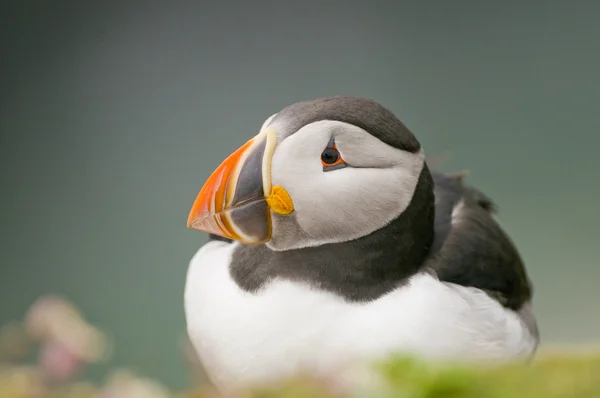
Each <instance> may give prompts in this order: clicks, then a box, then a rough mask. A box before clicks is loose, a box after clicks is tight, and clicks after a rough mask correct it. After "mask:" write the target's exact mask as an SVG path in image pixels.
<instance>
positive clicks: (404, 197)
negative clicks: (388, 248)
mask: <svg viewBox="0 0 600 398" xmlns="http://www.w3.org/2000/svg"><path fill="white" fill-rule="evenodd" d="M422 173H429V171H428V169H427V167H426V166H425V156H424V152H423V150H422V148H421V145H420V143H419V141H418V140H417V139H416V137H415V136H414V135H413V133H412V132H411V131H410V130H409V129H408V128H407V127H406V126H405V125H404V124H403V123H402V122H400V120H398V119H397V118H396V117H395V116H394V114H393V113H392V112H390V111H389V110H388V109H386V108H384V107H383V106H382V105H380V104H379V103H377V102H375V101H373V100H370V99H365V98H359V97H352V96H334V97H327V98H319V99H315V100H310V101H303V102H298V103H295V104H292V105H289V106H287V107H285V108H283V109H282V110H281V111H279V112H278V113H276V114H274V115H273V116H271V117H269V118H268V119H267V120H266V121H265V122H264V124H263V126H262V128H261V129H260V132H259V133H258V135H256V136H255V137H253V138H252V139H250V140H249V141H248V142H246V143H245V144H244V145H242V146H241V147H240V148H239V149H238V150H236V151H235V152H233V153H232V154H231V155H230V156H229V157H228V158H227V159H225V161H223V163H221V165H220V166H219V167H218V168H217V169H216V170H215V171H214V172H213V173H212V175H211V176H210V177H209V178H208V180H207V181H206V183H205V184H204V186H203V187H202V189H201V190H200V193H199V194H198V197H197V198H196V201H195V202H194V204H193V206H192V209H191V211H190V214H189V217H188V221H187V225H188V227H190V228H193V229H196V230H200V231H204V232H209V233H212V234H216V235H219V236H222V237H225V238H229V239H233V240H237V241H240V242H242V243H244V244H247V245H256V244H265V245H266V246H267V247H269V248H270V249H272V250H275V251H285V250H292V249H300V248H306V247H314V246H321V245H324V244H331V243H341V242H348V241H352V240H355V239H358V238H361V237H363V236H366V235H369V234H371V233H373V232H374V231H377V230H379V229H381V228H383V227H385V226H386V225H388V224H389V223H390V222H392V221H393V220H395V219H397V218H398V217H399V216H400V215H402V213H403V212H404V211H405V210H406V209H407V207H408V206H409V204H410V203H411V201H412V199H413V196H414V195H415V192H416V190H417V189H418V187H419V186H420V185H422V184H418V183H419V179H420V176H421V174H422ZM426 188H428V189H430V190H431V187H430V186H429V187H426ZM431 198H433V196H432V195H431Z"/></svg>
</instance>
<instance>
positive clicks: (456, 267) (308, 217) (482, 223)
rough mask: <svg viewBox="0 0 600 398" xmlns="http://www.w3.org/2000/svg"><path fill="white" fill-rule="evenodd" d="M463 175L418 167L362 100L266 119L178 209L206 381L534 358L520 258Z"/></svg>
mask: <svg viewBox="0 0 600 398" xmlns="http://www.w3.org/2000/svg"><path fill="white" fill-rule="evenodd" d="M462 180H463V176H461V175H445V174H441V173H432V172H430V171H429V168H428V167H427V164H426V162H425V157H424V152H423V150H422V148H421V146H420V144H419V142H418V140H417V139H416V137H415V136H414V135H413V134H412V133H411V132H410V131H409V130H408V128H406V126H404V125H403V124H402V123H401V122H400V121H399V120H398V119H397V118H396V117H395V116H394V115H393V114H392V113H391V112H390V111H389V110H387V109H386V108H384V107H383V106H381V105H380V104H378V103H376V102H375V101H372V100H369V99H364V98H357V97H349V96H336V97H327V98H321V99H316V100H311V101H304V102H299V103H296V104H293V105H290V106H288V107H286V108H284V109H282V110H281V111H280V112H278V113H277V114H275V115H273V116H271V117H270V118H269V119H267V121H266V122H265V123H264V124H263V126H262V128H261V130H260V133H259V134H258V135H257V136H256V137H254V138H252V139H251V140H250V141H248V142H247V143H246V144H245V145H244V146H242V147H241V148H240V149H238V150H237V151H236V152H234V153H233V154H232V155H231V156H230V157H229V158H227V159H226V160H225V161H224V162H223V163H222V164H221V166H219V167H218V168H217V169H216V170H215V172H214V173H213V174H212V175H211V177H210V178H209V179H208V181H207V182H206V184H205V185H204V187H203V188H202V190H201V191H200V193H199V195H198V197H197V199H196V202H195V203H194V205H193V207H192V210H191V212H190V215H189V218H188V226H189V227H191V228H194V229H198V230H201V231H204V232H208V233H209V234H210V235H209V236H210V237H209V241H208V243H206V244H205V245H204V246H202V247H201V248H200V250H199V251H198V252H197V253H196V255H195V256H194V257H193V259H192V261H191V263H190V266H189V269H188V275H187V281H186V288H185V312H186V321H187V330H188V334H189V337H190V340H191V342H192V344H193V345H194V347H195V349H196V351H197V353H198V356H199V358H200V360H201V361H202V363H203V365H204V367H205V370H206V372H207V374H208V375H209V377H210V378H211V379H212V381H213V382H214V383H215V384H216V385H217V386H219V387H221V388H222V389H224V390H228V389H235V388H238V387H242V386H248V385H256V384H262V383H267V382H271V381H279V380H283V379H286V378H289V377H294V376H298V375H312V376H317V377H325V378H328V379H330V380H332V379H333V380H334V382H336V381H337V382H340V383H344V382H345V380H350V379H353V380H354V382H356V377H357V373H356V372H357V371H358V372H360V371H362V370H364V369H366V368H367V367H368V366H370V365H371V364H372V363H373V362H374V361H379V360H383V359H386V358H387V357H389V356H390V355H394V354H411V355H417V356H420V357H424V358H428V359H431V360H511V359H527V358H529V357H530V356H531V355H533V353H534V352H535V350H536V348H537V345H538V341H539V335H538V330H537V326H536V321H535V318H534V315H533V312H532V309H531V298H532V292H531V285H530V282H529V280H528V277H527V274H526V271H525V268H524V266H523V263H522V261H521V259H520V256H519V254H518V252H517V250H516V248H515V247H514V245H513V244H512V242H511V241H510V239H509V238H508V236H507V235H506V234H505V233H504V232H503V231H502V229H501V227H500V226H499V225H498V223H497V222H496V220H495V218H494V212H495V206H494V204H493V203H492V201H491V200H490V199H489V198H487V197H486V196H485V195H484V194H483V193H481V192H479V191H478V190H476V189H474V188H470V187H467V186H466V185H464V184H463V181H462Z"/></svg>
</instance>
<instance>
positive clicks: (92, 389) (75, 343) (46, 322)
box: [0, 297, 600, 398]
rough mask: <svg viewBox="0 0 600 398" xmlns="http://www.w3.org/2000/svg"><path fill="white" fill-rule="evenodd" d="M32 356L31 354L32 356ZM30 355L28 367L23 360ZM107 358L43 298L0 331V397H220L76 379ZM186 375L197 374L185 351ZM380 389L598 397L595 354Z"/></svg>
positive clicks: (396, 368) (545, 357) (422, 378)
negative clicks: (23, 315)
mask: <svg viewBox="0 0 600 398" xmlns="http://www.w3.org/2000/svg"><path fill="white" fill-rule="evenodd" d="M34 349H35V351H34ZM32 354H35V358H36V359H35V361H33V363H31V361H27V359H28V358H30V357H31V355H32ZM109 355H110V344H109V341H108V339H107V337H106V336H105V335H104V334H103V333H102V332H101V331H100V330H98V329H97V328H95V327H94V326H92V325H90V324H88V323H87V322H86V321H85V320H84V318H83V317H82V316H81V314H80V313H79V312H78V311H77V309H76V308H74V307H73V306H72V305H71V304H69V303H68V302H67V301H65V300H63V299H61V298H59V297H43V298H41V299H40V300H38V301H37V302H36V303H34V304H33V305H32V306H31V308H30V309H29V311H28V312H27V314H25V317H24V319H23V320H22V321H19V322H14V323H11V324H8V325H5V326H4V327H3V328H2V329H0V398H63V397H64V398H67V397H69V398H167V397H182V398H183V397H190V398H203V397H207V398H208V397H210V398H213V397H215V398H216V397H219V396H220V395H219V394H217V393H216V392H214V391H213V390H211V389H210V387H207V388H206V389H205V390H199V389H196V388H195V387H190V391H189V392H172V391H169V390H168V389H167V388H166V387H165V386H164V385H162V384H161V383H160V382H158V381H155V380H149V379H147V378H144V377H142V376H139V375H136V374H134V373H132V372H129V371H127V370H116V371H114V372H113V373H112V374H110V375H108V376H107V378H106V381H105V382H104V383H101V384H98V385H96V384H93V383H90V382H87V381H85V380H81V378H80V374H81V371H82V370H83V369H84V368H85V367H86V366H90V365H93V364H94V363H96V362H98V361H101V360H103V359H106V358H107V357H108V356H109ZM186 358H187V360H188V363H189V364H190V371H191V373H192V374H198V373H200V372H201V369H200V366H199V364H198V362H197V360H196V359H195V356H194V355H193V351H190V350H189V347H188V349H187V350H186ZM380 370H381V374H382V375H383V376H384V381H385V383H384V385H382V386H380V387H379V388H378V389H377V391H369V392H364V393H363V394H362V395H361V396H364V397H402V398H436V397H440V398H441V397H452V398H463V397H464V398H467V397H469V398H501V397H507V398H516V397H519V398H543V397H552V398H558V397H577V398H588V397H589V398H592V397H593V398H598V397H600V351H598V350H595V349H594V350H592V349H589V350H588V349H584V350H579V351H578V352H576V351H573V350H566V349H565V350H560V351H555V352H550V351H548V350H542V352H540V353H539V355H538V358H537V359H536V360H535V361H534V363H533V364H532V365H526V364H514V365H510V366H502V367H489V366H488V367H486V366H482V367H465V366H454V367H443V368H439V367H432V366H428V365H426V364H423V363H421V362H419V361H415V360H408V359H394V360H390V361H389V362H388V363H385V364H381V366H380ZM334 396H336V394H335V393H334V392H333V391H332V390H331V389H330V388H329V387H328V385H327V383H326V381H320V382H313V381H307V380H303V381H302V380H301V381H295V382H291V383H288V384H286V385H283V386H276V387H270V388H268V389H264V390H260V391H253V392H244V393H240V394H239V395H236V397H243V398H250V397H261V398H268V397H283V398H285V397H294V398H296V397H297V398H301V397H323V398H325V397H334Z"/></svg>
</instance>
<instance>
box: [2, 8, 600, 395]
mask: <svg viewBox="0 0 600 398" xmlns="http://www.w3.org/2000/svg"><path fill="white" fill-rule="evenodd" d="M83 3H84V2H74V1H73V2H64V1H55V2H43V1H40V2H34V1H10V2H3V3H2V6H1V8H0V18H1V25H0V33H1V36H0V37H1V47H0V50H1V51H2V52H1V57H0V66H1V68H2V69H1V71H0V72H1V73H0V100H1V102H0V132H1V136H0V140H1V141H0V183H1V199H2V202H1V206H0V212H1V213H0V217H1V222H0V234H1V236H0V264H1V267H0V322H1V323H4V322H6V321H8V320H10V319H16V318H20V317H21V316H22V315H23V312H24V311H25V310H26V308H27V306H28V305H30V304H31V303H32V302H33V301H34V300H35V299H36V298H37V297H38V296H39V295H41V294H45V293H60V294H63V295H65V296H66V297H68V298H69V299H71V300H73V301H74V302H75V303H76V304H77V305H78V306H79V307H80V308H81V309H82V311H83V312H84V313H85V314H86V316H87V317H88V318H89V319H90V321H92V322H93V323H96V324H98V325H100V326H101V327H102V328H103V329H104V330H105V331H106V332H107V333H109V334H110V335H111V336H112V337H113V338H114V340H115V342H116V353H115V356H114V358H113V360H112V362H111V363H109V364H106V365H103V366H101V367H100V368H97V369H96V370H94V372H96V373H94V374H95V375H97V376H98V377H100V375H102V374H103V372H104V371H105V370H106V367H107V366H112V365H122V366H128V367H133V368H135V369H139V370H140V371H142V372H143V373H144V374H146V375H148V376H151V377H158V378H160V379H162V380H163V381H165V382H167V383H168V384H169V385H171V386H175V387H180V386H183V385H184V384H185V383H186V381H187V374H186V371H185V369H186V368H185V364H184V362H183V360H182V359H181V353H180V351H179V348H178V344H179V339H180V338H181V336H183V334H184V331H185V326H184V316H183V306H182V291H183V286H184V279H185V273H186V267H187V262H188V261H189V259H190V258H191V256H192V255H193V254H194V252H195V251H196V250H197V248H198V247H199V246H200V245H201V244H202V243H203V242H204V240H205V236H204V235H203V234H201V233H198V232H195V231H192V230H188V229H186V228H185V220H186V217H187V213H188V211H189V208H190V206H191V204H192V202H193V200H194V198H195V195H196V194H197V192H198V190H199V189H200V187H201V185H202V183H203V182H204V180H205V179H206V178H207V177H208V176H209V174H210V173H211V171H212V170H213V169H214V167H216V166H217V165H218V164H219V163H220V161H221V160H222V159H223V158H224V157H225V156H227V155H228V154H229V153H230V152H231V151H232V150H233V149H235V148H237V147H238V146H239V145H240V144H242V143H243V142H244V141H245V140H246V139H248V138H249V137H251V136H252V135H254V134H255V133H256V132H257V130H258V128H259V127H260V125H261V123H262V122H263V121H264V119H265V118H267V117H268V116H270V115H271V114H272V113H274V112H276V111H277V110H279V109H280V108H281V107H283V106H284V105H287V104H289V103H291V102H296V101H298V100H304V99H309V98H314V97H319V96H325V95H332V94H355V95H361V96H367V97H372V98H374V99H376V100H378V101H380V102H382V103H383V104H384V105H386V106H387V107H389V108H390V109H392V110H393V111H394V112H395V113H396V114H397V115H398V116H399V117H400V118H401V119H402V120H403V121H404V122H405V123H406V124H407V125H408V126H409V127H410V128H411V129H412V130H413V131H414V132H415V133H416V134H417V135H418V137H419V138H420V140H421V141H422V143H423V145H424V146H425V148H426V150H427V153H428V155H430V156H436V155H445V154H450V156H451V158H450V161H449V162H446V163H445V164H443V166H442V167H441V168H442V169H443V170H449V171H450V170H461V169H470V170H471V171H472V174H471V176H470V177H469V180H468V181H469V182H470V183H472V184H475V185H477V186H478V187H480V188H481V189H483V190H484V191H485V192H486V193H487V194H489V195H490V196H492V197H493V198H494V199H495V200H496V201H497V202H498V204H499V205H500V208H501V214H500V215H501V222H502V224H503V226H504V227H505V228H506V230H507V231H508V232H509V233H510V234H511V236H512V238H513V239H514V241H515V242H516V243H517V244H518V246H519V247H520V250H521V253H522V255H523V257H524V259H525V261H526V263H527V265H528V270H529V272H530V275H531V277H532V279H533V280H534V282H535V288H536V290H535V294H536V296H535V308H536V312H537V315H538V317H539V321H540V326H541V330H542V333H543V338H544V341H545V342H546V343H550V342H557V341H585V340H592V339H597V338H598V336H599V335H600V316H599V309H600V300H599V298H600V293H598V291H597V287H596V286H597V283H598V278H599V277H600V270H599V264H598V260H597V258H598V254H599V252H600V249H599V248H598V236H599V232H600V227H599V222H600V212H599V211H598V205H597V200H598V194H599V193H600V184H599V183H598V181H597V175H598V171H599V166H600V158H599V157H598V148H599V144H600V139H599V138H598V132H599V130H600V129H599V128H600V123H599V113H600V112H599V111H600V108H599V103H600V77H599V72H598V71H600V44H599V43H600V24H598V15H600V2H594V1H588V2H584V1H572V2H566V1H529V2H520V1H503V2H499V1H452V2H451V1H397V2H391V1H389V2H362V3H359V2H350V1H347V2H322V3H314V4H313V3H312V2H309V1H303V2H289V4H287V3H285V2H271V3H261V2H242V1H238V2H228V3H227V2H219V3H217V2H212V3H209V2H199V1H197V2H189V1H188V2H170V3H168V2H162V3H159V2H138V3H135V2H133V1H124V2H121V3H117V2H112V3H111V2H95V3H92V2H88V3H86V4H83ZM317 4H322V5H317ZM358 4H361V5H358ZM232 327H235V325H232Z"/></svg>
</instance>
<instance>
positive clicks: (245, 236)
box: [187, 128, 294, 244]
mask: <svg viewBox="0 0 600 398" xmlns="http://www.w3.org/2000/svg"><path fill="white" fill-rule="evenodd" d="M276 140H277V138H276V134H275V131H273V130H272V129H269V128H267V129H265V130H263V131H261V132H260V133H259V134H258V135H257V136H255V137H254V138H252V139H251V140H250V141H248V142H246V143H245V144H244V145H243V146H242V147H240V148H239V149H238V150H236V151H235V152H233V153H232V154H231V155H229V157H228V158H227V159H225V160H224V161H223V163H221V165H220V166H219V167H218V168H217V169H216V170H215V171H214V172H213V173H212V174H211V176H210V177H209V178H208V180H207V181H206V182H205V184H204V186H203V187H202V189H201V190H200V193H199V194H198V196H197V197H196V201H195V202H194V205H193V206H192V209H191V211H190V214H189V216H188V220H187V226H188V227H189V228H192V229H196V230H199V231H203V232H208V233H211V234H215V235H219V236H222V237H225V238H228V239H233V240H237V241H240V242H242V243H245V244H261V243H265V242H268V241H269V240H270V239H271V229H272V225H271V213H270V210H273V211H275V212H276V213H278V214H282V215H286V214H289V213H291V212H292V211H293V210H294V206H293V203H292V200H291V198H290V196H289V194H288V193H287V191H286V190H285V189H283V187H280V186H276V187H272V186H271V160H272V158H273V153H274V152H275V145H276Z"/></svg>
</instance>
